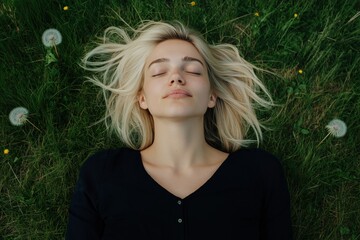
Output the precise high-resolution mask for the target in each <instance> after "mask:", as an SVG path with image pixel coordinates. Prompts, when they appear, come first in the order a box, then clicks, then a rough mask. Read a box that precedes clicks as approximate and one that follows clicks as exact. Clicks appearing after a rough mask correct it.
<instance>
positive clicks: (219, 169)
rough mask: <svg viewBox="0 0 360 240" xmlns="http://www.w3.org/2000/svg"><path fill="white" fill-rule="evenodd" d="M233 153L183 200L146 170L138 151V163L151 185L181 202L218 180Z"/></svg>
mask: <svg viewBox="0 0 360 240" xmlns="http://www.w3.org/2000/svg"><path fill="white" fill-rule="evenodd" d="M231 156H232V153H229V155H228V156H227V157H226V158H225V160H224V161H223V162H222V163H221V164H220V165H219V167H218V168H217V169H216V170H215V172H214V173H213V174H212V175H211V176H210V177H209V178H208V179H207V180H206V181H205V182H204V183H203V184H202V185H201V186H200V187H198V188H197V189H196V190H195V191H193V192H192V193H190V194H188V195H187V196H186V197H184V198H181V197H178V196H176V195H174V194H173V193H171V192H170V191H169V190H167V189H166V188H165V187H163V186H162V185H161V184H159V183H158V182H157V181H156V180H155V179H154V178H153V177H152V176H151V175H150V174H149V173H148V172H147V171H146V169H145V166H144V163H143V161H142V158H141V153H140V151H137V158H136V161H137V163H138V165H139V167H140V170H141V171H142V173H143V175H144V177H145V178H146V179H147V180H148V181H149V183H150V184H152V185H154V186H155V187H156V188H158V189H160V190H161V191H162V192H164V193H165V194H167V195H168V196H171V197H173V198H176V199H181V200H186V199H188V198H190V197H192V196H193V195H196V194H198V193H199V192H201V191H202V190H203V189H204V188H205V187H207V186H208V185H209V184H210V183H211V182H213V181H215V180H216V178H217V177H218V175H220V173H221V172H222V171H223V170H222V169H223V168H225V166H226V165H228V164H229V163H228V162H230V160H231V158H232V157H231Z"/></svg>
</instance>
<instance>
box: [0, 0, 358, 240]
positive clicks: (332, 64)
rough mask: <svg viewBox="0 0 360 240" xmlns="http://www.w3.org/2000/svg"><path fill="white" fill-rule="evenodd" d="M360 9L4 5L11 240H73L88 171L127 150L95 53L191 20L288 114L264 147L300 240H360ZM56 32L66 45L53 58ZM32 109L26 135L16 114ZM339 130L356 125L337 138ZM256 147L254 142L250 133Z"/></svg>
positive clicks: (2, 65) (1, 162)
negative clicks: (104, 45)
mask: <svg viewBox="0 0 360 240" xmlns="http://www.w3.org/2000/svg"><path fill="white" fill-rule="evenodd" d="M359 15H360V2H359V1H355V0H343V1H339V0H328V1H322V4H319V1H316V0H306V1H275V0H269V1H260V0H244V1H237V0H227V1H220V0H211V1H196V2H194V4H191V2H190V1H189V2H187V1H179V0H173V1H170V0H168V1H165V0H154V1H140V0H126V1H125V0H124V1H119V0H116V1H115V0H102V1H97V0H77V1H69V2H66V1H60V0H53V1H48V0H31V1H23V0H2V1H1V3H0V148H1V152H0V239H3V240H5V239H6V240H7V239H21V240H23V239H63V236H64V232H65V229H66V223H67V217H68V212H67V211H68V206H69V202H70V198H71V194H72V191H73V188H74V184H75V182H76V179H77V174H78V171H79V167H80V166H81V164H82V163H83V162H84V161H85V159H86V158H87V157H88V156H89V155H90V154H92V153H94V152H96V151H97V150H99V149H103V148H109V147H119V146H121V143H120V142H119V141H118V140H117V139H116V138H115V137H114V136H111V137H110V136H109V135H108V134H107V133H106V131H105V128H104V126H103V125H102V124H97V125H94V123H95V122H96V121H97V120H99V119H100V118H101V117H102V116H103V113H104V103H103V100H102V96H101V95H100V94H99V91H98V89H97V88H96V87H94V86H92V85H91V84H89V83H86V82H85V78H84V76H85V74H86V73H85V72H84V71H83V70H82V69H81V68H80V67H79V63H80V59H81V57H82V56H83V54H84V53H85V52H86V50H88V49H89V48H90V47H91V46H93V42H94V41H95V40H96V37H97V36H101V35H102V33H103V31H104V30H105V28H106V27H108V26H125V25H124V22H122V21H121V18H122V19H124V20H125V21H126V22H127V23H129V24H130V25H132V26H136V25H137V24H138V23H140V22H141V21H142V20H148V19H150V20H173V19H177V20H180V21H182V22H184V23H186V24H188V25H190V26H192V27H193V28H196V29H197V30H198V31H200V32H201V33H203V34H204V36H205V38H206V39H207V40H208V41H209V42H210V43H220V42H223V43H232V44H234V45H236V46H237V47H238V48H239V50H240V53H241V55H242V56H243V57H244V58H245V59H247V60H248V61H249V62H251V63H253V64H255V65H256V66H258V67H261V68H263V69H266V70H269V71H271V72H273V74H269V73H265V72H262V73H261V72H259V76H260V78H261V79H262V80H263V81H264V83H265V84H266V86H267V87H268V88H269V90H270V92H271V94H272V95H273V98H274V100H275V102H276V103H277V104H278V105H277V106H276V107H274V108H272V109H271V110H268V111H260V112H259V117H260V119H261V120H262V121H263V122H264V123H265V124H266V126H268V127H269V128H270V129H271V130H269V131H265V133H264V141H263V143H262V144H261V147H262V148H264V149H266V150H268V151H270V152H272V153H273V154H275V155H276V156H278V157H279V158H280V159H281V161H282V163H283V166H284V169H285V172H286V176H287V179H288V183H289V189H290V193H291V200H292V202H291V204H292V218H293V228H294V239H299V240H300V239H301V240H307V239H308V240H314V239H321V240H327V239H329V240H355V239H360V157H359V153H360V150H359V144H360V137H359V134H360V131H359V129H360V119H359V118H360V86H359V85H360V77H359V76H360V54H359V51H360V48H359V45H360V16H359ZM49 28H55V29H57V30H59V31H60V32H61V34H62V43H61V44H59V45H57V46H56V47H45V46H44V45H43V43H42V34H43V32H44V31H45V30H46V29H49ZM19 106H22V107H25V108H26V109H28V110H29V114H28V121H27V122H26V123H25V124H24V125H22V126H14V125H12V124H11V123H10V121H9V117H8V116H9V113H10V111H11V110H12V109H14V108H16V107H19ZM332 119H341V120H343V121H344V122H345V123H346V125H347V133H346V135H345V136H343V137H339V138H336V137H333V136H331V135H328V131H327V129H326V128H325V127H326V125H328V123H329V122H330V121H331V120H332ZM249 137H252V134H251V133H250V134H249Z"/></svg>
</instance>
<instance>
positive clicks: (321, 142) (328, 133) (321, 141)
mask: <svg viewBox="0 0 360 240" xmlns="http://www.w3.org/2000/svg"><path fill="white" fill-rule="evenodd" d="M330 134H331V132H329V133H328V134H327V135H326V136H325V137H324V139H323V140H321V142H320V143H319V144H318V145H317V146H316V147H318V146H320V144H321V143H323V142H324V141H325V139H327V138H328V137H329V135H330Z"/></svg>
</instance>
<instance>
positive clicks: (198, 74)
mask: <svg viewBox="0 0 360 240" xmlns="http://www.w3.org/2000/svg"><path fill="white" fill-rule="evenodd" d="M165 73H166V72H163V73H158V74H154V75H152V77H158V76H161V75H164V74H165ZM186 73H190V74H194V75H196V76H200V75H201V73H198V72H186Z"/></svg>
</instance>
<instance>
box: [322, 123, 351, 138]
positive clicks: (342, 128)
mask: <svg viewBox="0 0 360 240" xmlns="http://www.w3.org/2000/svg"><path fill="white" fill-rule="evenodd" d="M326 129H327V130H328V131H329V134H331V135H333V136H334V137H338V138H339V137H343V136H345V134H346V130H347V127H346V124H345V122H344V121H342V120H340V119H333V120H331V121H330V122H329V124H328V125H326Z"/></svg>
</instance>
